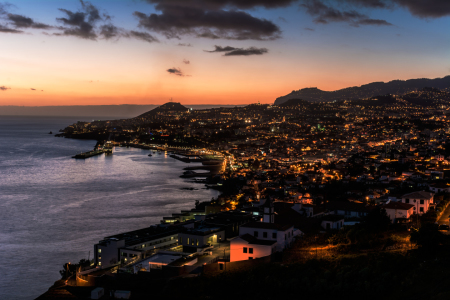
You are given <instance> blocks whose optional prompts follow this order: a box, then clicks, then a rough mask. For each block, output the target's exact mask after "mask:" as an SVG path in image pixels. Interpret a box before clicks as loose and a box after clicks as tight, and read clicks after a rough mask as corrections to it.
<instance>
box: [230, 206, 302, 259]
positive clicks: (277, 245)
mask: <svg viewBox="0 0 450 300" xmlns="http://www.w3.org/2000/svg"><path fill="white" fill-rule="evenodd" d="M263 209H264V210H263V215H262V222H250V223H247V224H244V225H241V226H240V228H239V237H238V238H235V239H233V240H231V242H230V260H231V261H237V260H247V259H251V258H257V257H263V256H267V255H270V254H271V253H273V252H277V251H283V249H285V248H286V247H288V246H290V245H291V244H292V242H293V240H294V226H293V225H290V224H279V223H275V221H274V219H275V218H274V217H275V211H274V207H273V203H272V201H271V200H270V199H269V200H266V203H264V205H263ZM250 245H252V246H250ZM249 248H252V250H251V251H252V252H253V253H252V254H254V255H253V256H250V255H247V256H246V255H244V254H250V253H248V252H247V253H246V252H245V251H250V250H249ZM246 249H247V250H246ZM250 257H251V258H250ZM232 259H234V260H232Z"/></svg>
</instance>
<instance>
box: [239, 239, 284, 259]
mask: <svg viewBox="0 0 450 300" xmlns="http://www.w3.org/2000/svg"><path fill="white" fill-rule="evenodd" d="M276 245H277V242H276V240H261V239H258V238H255V237H254V236H252V235H250V234H248V233H247V234H244V235H241V236H239V237H237V238H234V239H232V240H231V241H230V249H231V250H230V262H233V261H241V260H249V259H255V258H259V257H265V256H269V255H271V254H272V253H274V252H276Z"/></svg>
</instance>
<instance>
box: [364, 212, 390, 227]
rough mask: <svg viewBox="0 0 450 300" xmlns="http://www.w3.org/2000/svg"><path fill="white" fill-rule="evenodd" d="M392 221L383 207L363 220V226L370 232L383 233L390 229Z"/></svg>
mask: <svg viewBox="0 0 450 300" xmlns="http://www.w3.org/2000/svg"><path fill="white" fill-rule="evenodd" d="M390 224H391V220H390V218H389V216H388V215H387V213H386V210H385V209H384V208H381V207H377V208H375V209H373V210H372V211H371V212H369V213H368V214H367V216H365V217H364V218H363V219H362V222H361V225H362V226H363V227H364V229H366V230H368V231H370V232H381V231H385V230H387V229H388V228H389V226H390Z"/></svg>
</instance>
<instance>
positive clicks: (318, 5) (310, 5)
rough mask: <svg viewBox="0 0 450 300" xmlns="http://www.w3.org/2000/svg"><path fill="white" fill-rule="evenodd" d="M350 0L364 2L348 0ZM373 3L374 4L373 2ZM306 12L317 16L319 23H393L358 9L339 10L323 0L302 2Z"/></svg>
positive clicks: (355, 25)
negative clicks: (370, 15) (377, 18)
mask: <svg viewBox="0 0 450 300" xmlns="http://www.w3.org/2000/svg"><path fill="white" fill-rule="evenodd" d="M347 1H348V2H353V3H355V2H361V3H360V4H362V2H364V1H354V0H351V1H350V0H347ZM372 5H373V4H372ZM301 6H302V7H303V8H305V9H306V12H307V13H308V14H310V15H311V16H313V17H315V19H314V22H315V23H318V24H328V23H332V22H344V23H348V24H350V25H352V26H354V27H359V26H360V25H378V26H381V25H385V26H391V25H392V24H391V23H389V22H387V21H385V20H376V19H371V18H369V17H368V16H367V15H365V14H362V13H359V12H358V11H356V10H339V9H337V8H334V7H332V6H328V5H325V4H324V3H323V2H322V1H321V0H304V1H303V3H302V4H301Z"/></svg>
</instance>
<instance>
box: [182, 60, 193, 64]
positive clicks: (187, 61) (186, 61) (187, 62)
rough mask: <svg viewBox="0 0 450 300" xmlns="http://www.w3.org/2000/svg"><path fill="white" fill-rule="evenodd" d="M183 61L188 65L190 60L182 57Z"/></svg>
mask: <svg viewBox="0 0 450 300" xmlns="http://www.w3.org/2000/svg"><path fill="white" fill-rule="evenodd" d="M183 63H184V64H186V65H189V64H190V63H191V62H190V61H189V60H187V59H183Z"/></svg>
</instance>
